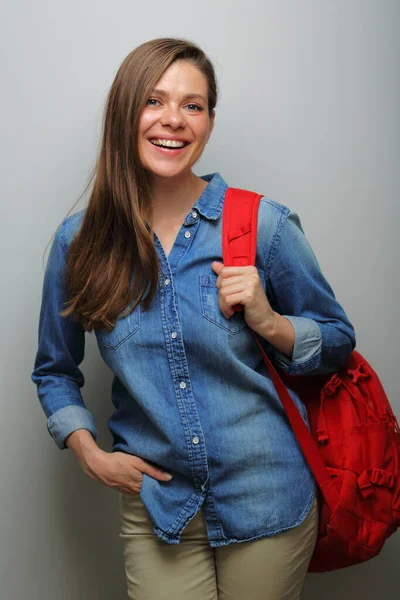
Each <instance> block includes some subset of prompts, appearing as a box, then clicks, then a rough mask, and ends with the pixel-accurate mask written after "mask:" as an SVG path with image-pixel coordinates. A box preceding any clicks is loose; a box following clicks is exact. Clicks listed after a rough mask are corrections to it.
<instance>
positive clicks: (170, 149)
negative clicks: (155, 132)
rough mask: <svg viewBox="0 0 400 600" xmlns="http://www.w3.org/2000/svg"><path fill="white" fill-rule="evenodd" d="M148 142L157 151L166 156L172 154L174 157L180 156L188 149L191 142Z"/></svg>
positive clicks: (158, 140) (163, 140)
mask: <svg viewBox="0 0 400 600" xmlns="http://www.w3.org/2000/svg"><path fill="white" fill-rule="evenodd" d="M148 141H149V142H150V144H151V145H152V146H153V147H154V148H155V150H157V151H159V152H162V153H164V154H170V155H172V156H175V155H177V154H180V153H181V152H182V151H183V150H184V149H185V148H187V146H189V145H190V142H186V141H184V140H166V139H161V138H150V139H149V140H148Z"/></svg>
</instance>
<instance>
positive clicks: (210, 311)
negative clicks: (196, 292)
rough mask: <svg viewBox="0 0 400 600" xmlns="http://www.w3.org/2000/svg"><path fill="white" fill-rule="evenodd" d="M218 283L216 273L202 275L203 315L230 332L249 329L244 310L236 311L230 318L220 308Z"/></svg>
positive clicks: (201, 296) (201, 297)
mask: <svg viewBox="0 0 400 600" xmlns="http://www.w3.org/2000/svg"><path fill="white" fill-rule="evenodd" d="M216 283H217V276H216V275H215V276H214V275H200V300H201V309H202V313H203V317H204V318H205V319H207V321H209V322H210V323H213V324H214V325H217V326H218V327H221V329H225V331H229V333H233V334H235V333H240V332H241V331H243V330H244V329H247V324H246V321H245V320H244V317H243V312H237V313H234V314H233V315H232V316H231V317H230V319H226V318H225V317H224V315H223V314H222V312H221V309H220V308H219V301H218V288H217V286H216Z"/></svg>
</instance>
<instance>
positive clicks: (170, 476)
mask: <svg viewBox="0 0 400 600" xmlns="http://www.w3.org/2000/svg"><path fill="white" fill-rule="evenodd" d="M163 475H164V477H165V479H168V481H169V480H170V479H172V477H173V475H171V473H163Z"/></svg>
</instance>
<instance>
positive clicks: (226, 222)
mask: <svg viewBox="0 0 400 600" xmlns="http://www.w3.org/2000/svg"><path fill="white" fill-rule="evenodd" d="M261 198H262V196H261V195H260V194H256V193H255V192H249V191H247V190H241V189H238V188H228V189H227V191H226V194H225V199H224V210H223V221H222V257H223V263H224V265H225V266H228V267H230V266H247V265H254V264H255V258H256V248H257V220H258V207H259V204H260V199H261ZM239 307H240V308H239ZM234 308H235V309H236V310H240V309H243V307H242V306H240V305H238V306H237V307H234ZM250 331H251V333H252V334H253V337H254V339H255V341H256V343H257V345H258V347H259V350H260V352H261V355H262V357H263V359H264V362H265V365H266V367H267V369H268V372H269V374H270V377H271V379H272V382H273V384H274V386H275V389H276V391H277V394H278V396H279V398H280V401H281V402H282V405H283V408H284V409H285V412H286V415H287V417H288V420H289V422H290V425H291V427H292V429H293V431H294V433H295V435H296V438H297V441H298V443H299V445H300V447H301V449H302V451H303V454H304V456H305V458H306V460H307V462H308V464H309V466H310V469H311V471H312V472H313V474H314V477H315V479H316V481H317V483H318V485H319V487H320V489H321V491H322V493H323V495H324V498H325V501H326V503H327V505H328V506H329V508H330V509H331V510H333V509H334V508H335V506H336V504H337V502H338V492H337V490H336V488H335V487H334V485H333V482H332V480H331V477H330V475H329V472H328V470H327V468H326V466H325V464H324V461H323V459H322V456H321V455H320V453H319V450H318V447H317V445H316V443H315V442H314V440H313V438H312V435H311V433H310V431H309V430H308V427H307V426H306V424H305V422H304V420H303V417H302V416H301V414H300V412H299V411H298V409H297V406H296V405H295V403H294V402H293V400H292V398H291V396H290V394H289V392H288V391H287V389H286V387H285V385H284V383H283V381H282V379H281V378H280V377H279V375H278V373H277V371H276V369H275V367H274V366H273V364H272V362H271V361H270V359H269V358H268V356H267V354H266V353H265V352H264V349H263V347H262V346H261V344H260V342H259V340H258V338H257V336H256V334H255V332H254V331H253V330H252V329H250Z"/></svg>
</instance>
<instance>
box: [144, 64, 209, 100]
mask: <svg viewBox="0 0 400 600" xmlns="http://www.w3.org/2000/svg"><path fill="white" fill-rule="evenodd" d="M155 87H157V88H162V89H163V90H165V91H166V92H168V93H171V92H182V93H188V92H191V93H199V94H204V95H206V94H207V87H208V86H207V79H206V77H205V76H204V75H203V73H202V72H201V71H199V69H198V68H197V67H195V66H194V64H193V63H192V62H190V61H188V60H177V61H175V62H174V63H172V65H170V66H169V67H168V69H166V71H164V73H163V74H162V75H161V77H160V79H159V80H158V81H157V84H156V86H155Z"/></svg>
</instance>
